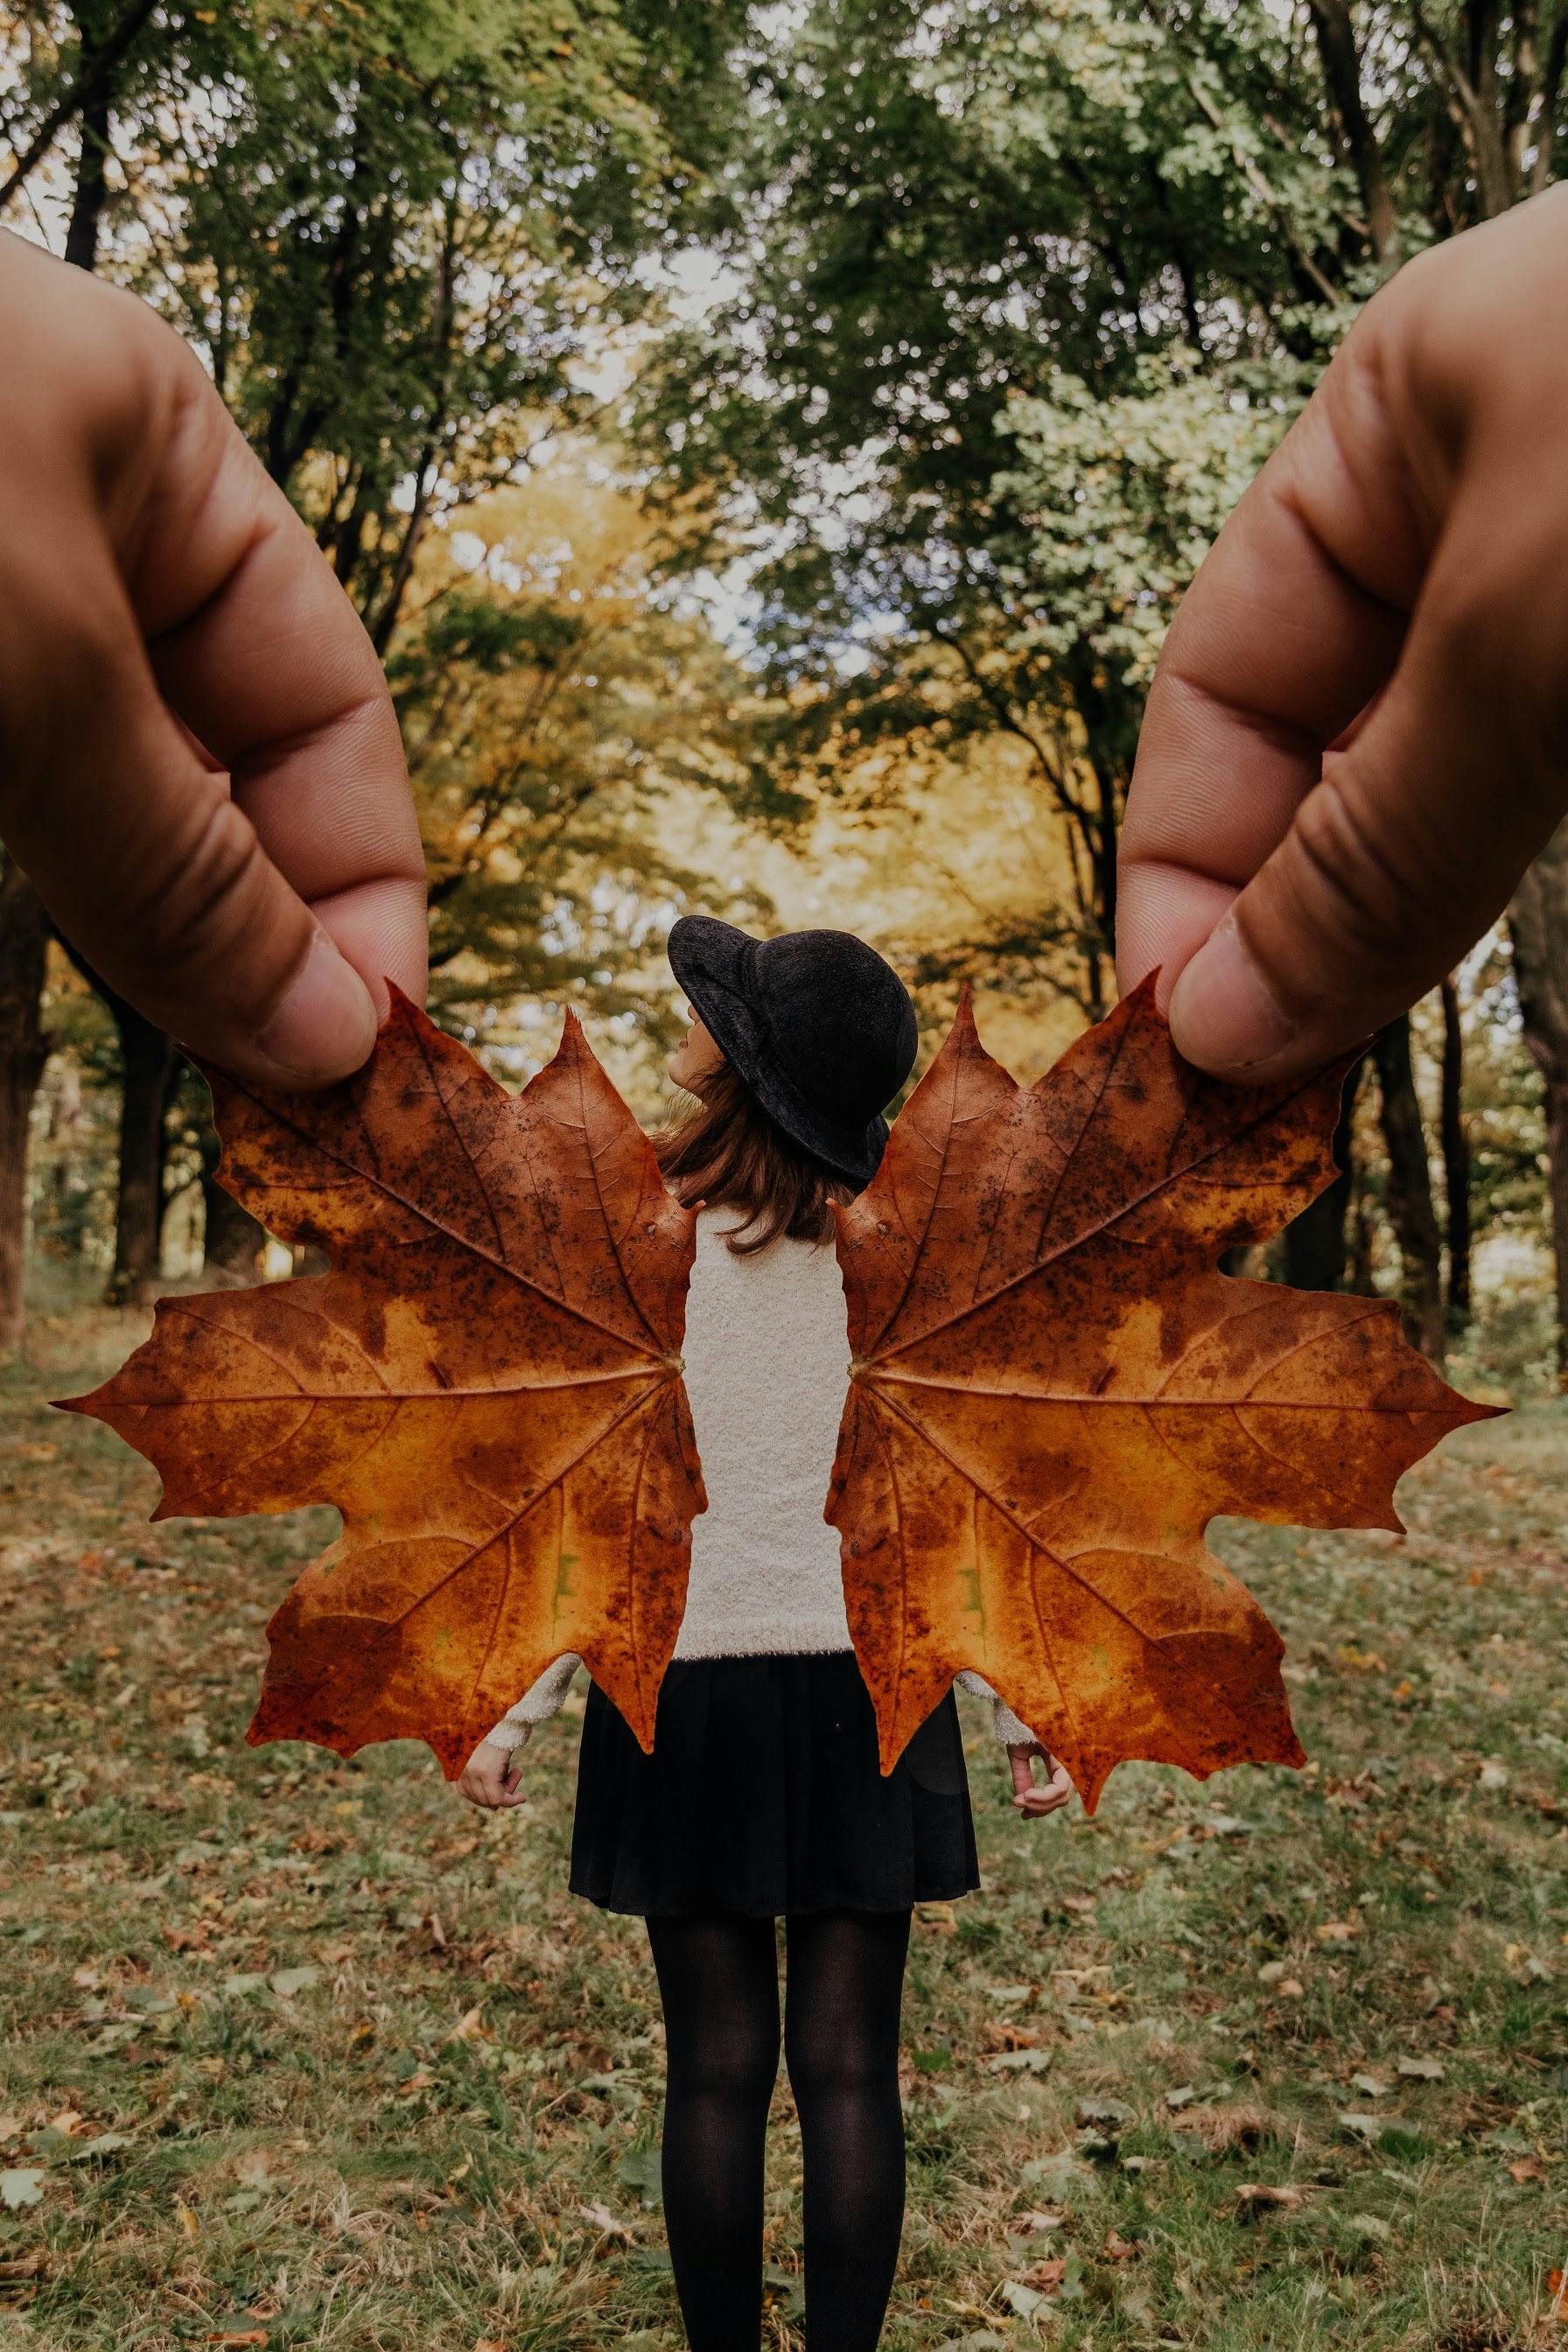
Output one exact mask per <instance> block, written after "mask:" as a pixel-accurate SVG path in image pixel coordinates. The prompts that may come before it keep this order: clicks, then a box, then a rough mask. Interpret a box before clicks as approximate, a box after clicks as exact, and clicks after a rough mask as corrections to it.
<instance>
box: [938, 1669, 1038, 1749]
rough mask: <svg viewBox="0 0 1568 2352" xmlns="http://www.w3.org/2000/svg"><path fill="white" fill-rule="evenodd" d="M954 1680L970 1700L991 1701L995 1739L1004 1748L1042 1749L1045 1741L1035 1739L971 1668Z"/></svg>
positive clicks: (1018, 1718) (1009, 1708)
mask: <svg viewBox="0 0 1568 2352" xmlns="http://www.w3.org/2000/svg"><path fill="white" fill-rule="evenodd" d="M954 1680H955V1681H956V1682H957V1684H958V1686H959V1688H960V1690H966V1691H967V1692H968V1693H969V1695H970V1696H971V1697H972V1698H988V1699H989V1700H990V1701H991V1704H992V1706H994V1709H995V1719H994V1729H995V1733H996V1737H997V1738H998V1739H999V1740H1000V1741H1001V1742H1002V1745H1003V1746H1004V1747H1005V1748H1028V1747H1035V1748H1043V1747H1044V1746H1045V1744H1046V1743H1045V1741H1044V1740H1043V1739H1037V1738H1035V1735H1034V1733H1033V1732H1032V1731H1031V1730H1030V1728H1029V1727H1028V1725H1027V1724H1026V1723H1025V1722H1023V1721H1022V1720H1021V1719H1020V1717H1017V1716H1016V1715H1015V1714H1014V1712H1013V1710H1012V1708H1011V1707H1010V1706H1008V1705H1007V1702H1006V1700H1005V1699H1004V1698H999V1697H998V1696H997V1695H996V1693H995V1692H994V1690H993V1689H992V1687H991V1685H990V1684H989V1683H988V1682H987V1681H986V1679H985V1677H984V1675H977V1674H975V1673H974V1672H973V1669H972V1668H971V1667H969V1666H965V1667H963V1670H962V1671H961V1672H960V1673H959V1674H958V1675H955V1676H954Z"/></svg>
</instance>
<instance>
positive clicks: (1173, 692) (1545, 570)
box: [1117, 188, 1568, 1082]
mask: <svg viewBox="0 0 1568 2352" xmlns="http://www.w3.org/2000/svg"><path fill="white" fill-rule="evenodd" d="M1565 416H1568V188H1558V189H1554V190H1552V191H1551V192H1549V193H1548V194H1545V195H1543V196H1541V197H1538V198H1537V199H1535V200H1534V201H1533V202H1532V203H1530V204H1527V205H1521V206H1519V207H1518V209H1517V210H1515V211H1513V212H1511V213H1510V214H1508V215H1506V217H1504V218H1502V219H1500V220H1497V221H1493V222H1490V223H1489V224H1488V225H1487V226H1485V227H1482V228H1479V229H1474V230H1471V231H1470V232H1469V233H1468V235H1466V236H1459V237H1456V238H1454V239H1453V240H1452V241H1451V242H1449V243H1447V244H1445V245H1441V246H1437V247H1433V248H1432V250H1431V251H1429V252H1428V253H1426V254H1424V255H1422V256H1421V257H1420V258H1419V259H1417V260H1415V261H1413V262H1412V263H1410V264H1409V266H1408V267H1407V268H1405V269H1403V270H1401V271H1400V273H1399V275H1398V276H1397V277H1396V278H1394V279H1393V281H1392V282H1391V283H1390V284H1389V285H1388V286H1387V287H1385V288H1384V289H1383V291H1382V292H1380V293H1379V294H1378V295H1377V296H1376V298H1375V299H1373V301H1372V302H1371V303H1370V304H1369V305H1368V307H1367V309H1366V310H1365V311H1364V312H1363V316H1362V317H1361V319H1360V320H1358V321H1357V323H1356V325H1355V327H1354V329H1353V330H1352V332H1351V334H1350V335H1349V336H1348V337H1347V339H1346V341H1345V342H1344V344H1343V346H1342V349H1341V350H1340V352H1338V353H1337V354H1336V356H1335V358H1334V360H1333V362H1332V364H1331V367H1330V368H1329V370H1328V371H1327V373H1326V374H1325V376H1324V378H1323V381H1322V383H1321V385H1320V386H1319V389H1318V391H1317V393H1316V394H1314V396H1313V398H1312V400H1311V401H1310V403H1309V404H1308V406H1307V408H1306V409H1305V411H1304V412H1303V414H1302V415H1301V416H1300V418H1299V419H1298V421H1297V423H1296V424H1295V425H1293V426H1292V427H1291V429H1290V431H1289V433H1288V434H1287V435H1286V436H1285V438H1284V440H1283V441H1282V442H1281V443H1280V445H1279V448H1278V449H1277V450H1276V451H1275V453H1274V455H1273V457H1271V458H1270V459H1269V461H1268V464H1267V465H1266V466H1265V467H1263V469H1262V471H1261V473H1260V474H1259V475H1258V479H1257V480H1256V481H1255V482H1254V483H1253V485H1252V487H1251V488H1249V489H1248V491H1247V495H1246V497H1245V498H1244V499H1242V501H1241V503H1240V505H1239V506H1238V507H1237V509H1236V512H1235V514H1234V515H1233V516H1232V517H1231V519H1230V520H1229V521H1228V522H1227V523H1226V527H1225V529H1224V530H1223V531H1222V532H1221V533H1220V536H1219V538H1218V539H1217V540H1216V541H1215V545H1214V548H1213V550H1212V551H1211V552H1210V554H1209V556H1208V558H1207V560H1206V562H1205V563H1204V565H1203V566H1202V568H1201V570H1200V571H1199V572H1198V574H1197V577H1196V579H1195V580H1194V583H1193V585H1192V587H1191V589H1190V590H1189V591H1188V593H1187V595H1186V597H1185V599H1184V602H1183V604H1182V606H1181V609H1180V611H1179V612H1178V614H1177V615H1176V618H1175V621H1174V623H1173V626H1172V628H1171V632H1170V635H1169V636H1168V637H1167V639H1166V642H1165V648H1164V652H1163V656H1162V659H1161V662H1160V667H1159V671H1158V674H1157V676H1156V677H1155V680H1154V684H1153V687H1152V690H1151V693H1150V697H1149V705H1148V710H1147V713H1146V715H1145V718H1144V722H1143V731H1142V740H1141V741H1140V744H1139V751H1138V761H1137V768H1136V772H1135V774H1134V777H1133V782H1132V791H1131V798H1130V801H1129V804H1128V811H1127V820H1126V824H1125V826H1124V828H1123V832H1122V840H1121V908H1120V914H1119V919H1118V936H1119V951H1118V959H1117V961H1118V970H1119V975H1120V979H1121V985H1122V988H1123V989H1124V990H1125V989H1128V988H1131V987H1132V986H1133V985H1134V984H1135V983H1136V982H1138V981H1139V980H1141V979H1142V977H1143V975H1144V974H1145V973H1146V972H1148V971H1151V970H1152V969H1153V967H1154V966H1156V965H1159V966H1160V967H1161V968H1162V971H1163V978H1162V981H1161V983H1160V996H1161V1002H1162V1003H1167V1002H1168V1003H1169V1009H1170V1018H1171V1029H1172V1034H1173V1039H1174V1042H1175V1044H1176V1045H1177V1047H1178V1048H1179V1050H1180V1051H1181V1052H1182V1053H1183V1054H1184V1055H1186V1056H1187V1058H1188V1059H1189V1060H1190V1061H1193V1062H1195V1063H1197V1064H1198V1065H1199V1066H1201V1067H1203V1068H1205V1069H1209V1070H1213V1071H1215V1072H1218V1073H1219V1074H1220V1075H1222V1076H1227V1077H1237V1078H1245V1079H1247V1080H1249V1081H1254V1082H1256V1081H1258V1080H1261V1079H1265V1078H1268V1079H1272V1078H1276V1077H1281V1076H1289V1075H1290V1074H1291V1073H1293V1072H1296V1071H1299V1070H1304V1069H1308V1068H1310V1067H1313V1066H1318V1065H1320V1064H1321V1063H1322V1062H1324V1061H1326V1060H1328V1059H1329V1058H1330V1057H1331V1055H1334V1054H1336V1053H1338V1052H1341V1051H1342V1050H1343V1049H1344V1048H1345V1047H1346V1046H1348V1045H1353V1044H1355V1043H1356V1042H1357V1041H1358V1040H1360V1039H1361V1038H1363V1037H1365V1036H1366V1035H1368V1034H1370V1033H1371V1032H1372V1031H1373V1030H1374V1029H1376V1028H1378V1027H1380V1026H1381V1025H1382V1024H1383V1023H1384V1022H1385V1021H1387V1020H1390V1019H1391V1018H1393V1016H1394V1014H1396V1013H1401V1012H1403V1011H1404V1010H1405V1007H1406V1006H1407V1005H1409V1004H1411V1003H1414V1002H1415V999H1416V998H1417V997H1418V996H1420V995H1422V994H1423V993H1425V992H1426V990H1427V989H1429V988H1431V987H1433V986H1434V985H1435V984H1436V982H1437V981H1439V980H1440V979H1441V978H1442V976H1443V974H1444V973H1445V972H1446V971H1449V970H1450V969H1451V967H1452V966H1453V965H1454V964H1455V963H1456V962H1457V961H1458V959H1459V957H1460V956H1461V955H1462V954H1463V953H1464V951H1465V950H1466V949H1468V947H1469V946H1470V945H1471V944H1472V943H1473V942H1474V941H1475V940H1477V939H1478V938H1479V936H1480V935H1481V933H1482V932H1483V931H1484V930H1485V929H1486V928H1487V926H1488V924H1489V923H1490V922H1491V921H1493V920H1494V919H1495V918H1496V916H1497V915H1498V914H1499V913H1500V910H1501V908H1503V906H1504V905H1505V904H1506V903H1507V900H1508V898H1509V896H1510V893H1511V891H1512V889H1513V887H1514V886H1515V884H1516V883H1517V882H1518V880H1519V878H1520V876H1521V874H1522V873H1523V871H1524V868H1525V867H1526V866H1527V865H1528V864H1529V863H1530V861H1531V858H1532V857H1533V856H1535V854H1536V852H1537V851H1538V850H1539V849H1540V848H1541V847H1542V845H1543V844H1544V842H1545V841H1546V839H1547V837H1548V836H1549V835H1550V834H1551V832H1552V828H1553V826H1554V825H1555V824H1556V823H1557V820H1558V819H1559V817H1560V816H1561V815H1562V814H1563V810H1564V807H1568V440H1565V438H1564V434H1563V419H1564V417H1565Z"/></svg>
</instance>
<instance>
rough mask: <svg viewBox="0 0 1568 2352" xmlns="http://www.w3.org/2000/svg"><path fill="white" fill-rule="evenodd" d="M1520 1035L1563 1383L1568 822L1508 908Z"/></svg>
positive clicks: (1567, 1291) (1566, 1379) (1567, 1378)
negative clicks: (1538, 1127) (1537, 1087)
mask: <svg viewBox="0 0 1568 2352" xmlns="http://www.w3.org/2000/svg"><path fill="white" fill-rule="evenodd" d="M1509 929H1510V933H1511V935H1512V940H1513V960H1514V971H1515V974H1516V977H1517V980H1518V984H1519V1003H1520V1010H1521V1013H1522V1015H1523V1018H1524V1034H1525V1040H1526V1043H1527V1044H1528V1045H1529V1047H1530V1052H1531V1057H1532V1059H1533V1060H1534V1063H1535V1066H1536V1067H1537V1069H1538V1070H1539V1071H1540V1073H1541V1082H1542V1088H1543V1090H1544V1095H1545V1109H1546V1148H1547V1160H1548V1187H1549V1196H1550V1212H1551V1229H1552V1245H1553V1248H1554V1251H1555V1254H1556V1271H1557V1346H1558V1373H1559V1378H1560V1380H1561V1381H1562V1382H1563V1385H1564V1386H1565V1387H1568V824H1561V825H1559V826H1558V828H1557V831H1556V832H1555V833H1554V834H1553V835H1552V839H1551V841H1550V842H1549V843H1548V844H1547V846H1546V847H1545V848H1544V849H1543V850H1542V853H1541V856H1539V857H1538V858H1537V859H1536V861H1535V863H1534V865H1533V866H1531V869H1530V871H1529V873H1528V874H1527V875H1526V876H1525V877H1524V880H1523V881H1522V882H1521V884H1520V887H1519V889H1518V891H1517V892H1516V893H1515V896H1514V900H1513V904H1512V906H1511V907H1510V909H1509Z"/></svg>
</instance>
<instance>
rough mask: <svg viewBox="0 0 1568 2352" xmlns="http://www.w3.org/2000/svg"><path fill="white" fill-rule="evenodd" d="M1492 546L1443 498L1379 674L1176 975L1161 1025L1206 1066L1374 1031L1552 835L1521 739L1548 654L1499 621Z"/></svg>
mask: <svg viewBox="0 0 1568 2352" xmlns="http://www.w3.org/2000/svg"><path fill="white" fill-rule="evenodd" d="M1494 546H1495V536H1494V534H1493V533H1492V532H1491V531H1490V530H1488V529H1487V528H1486V527H1485V525H1484V523H1483V521H1482V519H1481V518H1480V517H1479V515H1476V514H1475V513H1473V512H1471V511H1465V512H1461V513H1459V514H1458V515H1456V517H1455V518H1454V519H1453V520H1452V522H1451V523H1450V526H1449V529H1448V530H1447V532H1446V533H1445V535H1444V539H1443V541H1442V543H1441V545H1440V547H1439V549H1438V551H1437V554H1436V559H1435V562H1434V564H1433V568H1432V571H1431V572H1430V574H1429V575H1428V579H1427V582H1426V587H1425V589H1424V592H1423V593H1422V596H1421V598H1420V600H1419V602H1418V604H1417V605H1416V609H1415V614H1414V616H1413V620H1412V624H1411V628H1410V633H1409V635H1408V637H1407V639H1406V642H1405V647H1404V650H1403V652H1402V654H1401V656H1400V658H1399V661H1398V664H1397V667H1395V669H1394V675H1393V677H1392V678H1391V680H1390V682H1389V684H1388V687H1387V688H1386V689H1385V691H1384V693H1383V694H1382V695H1381V696H1380V697H1379V698H1378V699H1377V701H1376V703H1375V705H1374V706H1373V709H1371V710H1370V712H1369V713H1368V714H1367V715H1366V717H1365V719H1364V721H1363V723H1362V724H1361V725H1359V726H1358V727H1357V728H1356V730H1355V731H1354V733H1353V735H1352V739H1351V740H1350V742H1349V746H1348V748H1347V749H1345V750H1343V751H1337V752H1336V751H1331V752H1329V753H1328V754H1327V755H1326V756H1325V757H1324V760H1323V762H1322V771H1321V779H1320V781H1319V782H1317V783H1316V784H1315V785H1313V786H1312V788H1311V789H1310V791H1309V792H1308V793H1307V794H1306V796H1305V797H1304V798H1303V799H1302V800H1301V801H1300V803H1299V804H1298V806H1297V808H1296V811H1295V813H1294V815H1293V816H1292V818H1291V820H1290V823H1289V828H1288V829H1287V831H1286V833H1285V835H1284V837H1283V839H1282V840H1280V841H1279V844H1278V845H1277V846H1276V847H1275V848H1274V849H1273V851H1272V852H1271V853H1270V854H1269V856H1268V857H1267V858H1265V860H1264V862H1263V864H1262V865H1261V866H1260V867H1259V868H1258V872H1257V873H1256V874H1255V875H1254V876H1253V877H1252V878H1251V880H1250V881H1248V882H1247V884H1246V886H1245V887H1243V888H1242V889H1241V890H1240V891H1239V892H1237V894H1236V895H1235V897H1234V898H1233V899H1232V902H1231V904H1230V906H1229V908H1228V910H1227V911H1226V912H1225V913H1223V914H1222V915H1221V918H1220V920H1219V922H1218V923H1217V925H1216V926H1215V929H1214V931H1213V932H1212V934H1211V935H1210V937H1209V938H1208V940H1207V941H1206V942H1205V945H1204V946H1202V947H1200V948H1199V950H1197V953H1196V954H1195V955H1194V957H1193V958H1192V960H1191V961H1190V962H1189V963H1187V964H1186V966H1185V967H1184V970H1183V971H1181V973H1180V975H1179V977H1178V978H1177V980H1176V982H1175V986H1174V988H1173V991H1172V993H1171V1000H1170V1022H1171V1034H1172V1038H1173V1042H1174V1044H1175V1045H1176V1047H1177V1050H1178V1051H1179V1052H1180V1053H1182V1054H1183V1055H1184V1056H1185V1057H1186V1058H1187V1059H1188V1060H1189V1061H1192V1062H1194V1063H1196V1064H1198V1065H1199V1066H1200V1067H1202V1068H1204V1069H1208V1070H1213V1071H1215V1072H1217V1073H1218V1074H1220V1075H1222V1076H1233V1077H1245V1078H1247V1080H1248V1081H1252V1082H1256V1081H1258V1080H1260V1079H1266V1078H1267V1079H1273V1078H1279V1077H1285V1076H1290V1075H1291V1074H1293V1073H1294V1072H1297V1071H1301V1070H1307V1069H1310V1068H1313V1067H1316V1066H1319V1065H1321V1064H1322V1063H1324V1062H1326V1061H1328V1060H1329V1059H1331V1057H1332V1056H1333V1055H1336V1054H1338V1053H1341V1052H1342V1051H1344V1050H1345V1049H1346V1048H1347V1047H1349V1046H1352V1045H1355V1044H1357V1043H1358V1042H1359V1041H1360V1040H1362V1039H1363V1038H1365V1037H1367V1036H1369V1035H1370V1034H1372V1033H1373V1031H1375V1030H1377V1029H1379V1028H1381V1027H1382V1026H1383V1024H1384V1022H1387V1021H1391V1020H1393V1019H1394V1017H1395V1016H1396V1015H1397V1014H1398V1013H1403V1012H1404V1011H1405V1008H1406V1007H1407V1006H1408V1005H1410V1004H1413V1003H1415V1002H1416V1000H1417V999H1418V998H1420V997H1422V996H1424V995H1425V994H1426V992H1427V991H1428V990H1429V989H1431V988H1434V987H1436V985H1437V983H1438V982H1439V981H1440V980H1441V979H1442V977H1443V975H1444V973H1445V972H1447V971H1451V970H1452V968H1453V967H1454V965H1455V964H1456V963H1458V961H1459V960H1460V958H1461V957H1462V956H1463V955H1464V954H1465V953H1466V951H1467V950H1468V948H1469V947H1470V946H1471V944H1472V943H1473V941H1474V940H1477V939H1478V938H1479V937H1480V935H1481V934H1482V933H1483V932H1484V931H1485V930H1486V929H1487V928H1488V926H1489V924H1490V923H1492V922H1494V921H1495V920H1496V919H1497V917H1498V916H1499V915H1500V913H1501V912H1502V910H1503V908H1504V907H1505V906H1506V905H1507V903H1508V900H1509V898H1510V894H1511V892H1512V890H1513V888H1514V886H1515V884H1516V883H1517V881H1518V878H1519V876H1520V873H1521V870H1522V868H1523V867H1524V866H1526V865H1527V864H1528V862H1529V861H1530V859H1531V857H1533V856H1535V854H1536V853H1537V851H1538V850H1540V849H1541V848H1542V845H1544V843H1545V842H1546V840H1547V838H1548V837H1549V835H1550V834H1551V832H1552V826H1553V824H1554V823H1555V822H1556V819H1557V816H1558V815H1559V814H1560V813H1561V797H1560V793H1558V792H1557V791H1554V790H1552V789H1548V788H1546V773H1547V772H1549V771H1550V770H1551V768H1552V764H1553V763H1552V762H1550V761H1542V748H1543V747H1542V745H1541V744H1540V743H1539V742H1536V743H1529V742H1527V741H1526V740H1522V739H1523V738H1525V737H1527V736H1529V735H1531V734H1532V733H1535V732H1536V731H1537V730H1536V728H1535V727H1534V726H1533V725H1532V718H1531V714H1539V713H1540V711H1541V702H1542V695H1541V677H1542V669H1541V666H1540V663H1539V660H1538V657H1537V655H1536V652H1535V649H1534V648H1532V647H1530V646H1528V643H1527V640H1526V637H1525V635H1524V633H1522V632H1515V631H1513V630H1511V629H1510V628H1509V627H1507V626H1506V625H1502V624H1501V623H1500V614H1501V613H1502V612H1503V611H1505V610H1506V609H1507V604H1506V602H1505V600H1504V599H1503V598H1502V596H1501V595H1500V583H1499V582H1498V580H1497V578H1496V576H1495V575H1496V558H1495V553H1494V551H1493V550H1494ZM1516 738H1517V740H1510V739H1516ZM1485 779H1490V780H1491V788H1490V789H1487V788H1486V787H1485V785H1484V783H1483V780H1485ZM1551 782H1552V783H1553V784H1554V783H1555V782H1556V778H1555V776H1554V775H1553V776H1552V777H1551Z"/></svg>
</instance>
